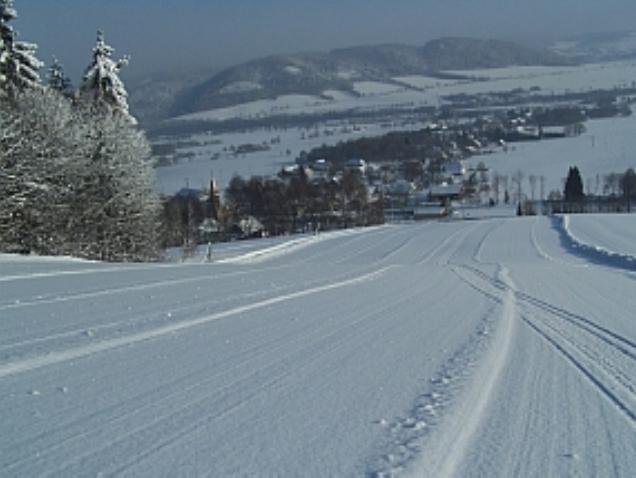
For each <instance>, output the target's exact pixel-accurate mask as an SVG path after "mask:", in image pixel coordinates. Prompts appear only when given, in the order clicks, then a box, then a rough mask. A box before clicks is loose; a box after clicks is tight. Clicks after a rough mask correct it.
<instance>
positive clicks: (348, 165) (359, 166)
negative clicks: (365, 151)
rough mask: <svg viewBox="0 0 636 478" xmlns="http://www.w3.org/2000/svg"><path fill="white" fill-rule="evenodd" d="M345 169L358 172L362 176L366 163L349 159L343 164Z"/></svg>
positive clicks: (362, 160) (361, 160)
mask: <svg viewBox="0 0 636 478" xmlns="http://www.w3.org/2000/svg"><path fill="white" fill-rule="evenodd" d="M344 167H345V169H346V170H348V171H358V172H360V174H364V173H365V171H366V170H367V162H366V161H365V160H364V159H349V160H347V161H346V162H345V166H344Z"/></svg>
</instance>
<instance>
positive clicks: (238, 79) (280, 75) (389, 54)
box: [133, 38, 573, 119]
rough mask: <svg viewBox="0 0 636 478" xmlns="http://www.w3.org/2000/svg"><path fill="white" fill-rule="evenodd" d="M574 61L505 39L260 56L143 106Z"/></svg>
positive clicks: (219, 103) (199, 106) (346, 88)
mask: <svg viewBox="0 0 636 478" xmlns="http://www.w3.org/2000/svg"><path fill="white" fill-rule="evenodd" d="M572 63H573V61H572V60H571V59H567V58H565V57H563V56H560V55H558V54H557V53H554V52H551V51H547V50H541V49H534V48H529V47H526V46H522V45H519V44H516V43H512V42H508V41H501V40H480V39H472V38H441V39H437V40H433V41H431V42H428V43H427V44H426V45H424V46H422V47H418V46H410V45H400V44H384V45H373V46H358V47H352V48H343V49H337V50H332V51H329V52H304V53H296V54H290V55H275V56H269V57H265V58H259V59H256V60H252V61H249V62H247V63H243V64H240V65H236V66H233V67H230V68H227V69H225V70H223V71H221V72H219V73H217V74H215V75H213V76H211V77H209V78H208V79H206V80H204V81H202V82H200V83H199V84H197V85H195V86H189V87H188V86H186V87H184V88H181V89H179V90H178V91H174V90H172V92H173V93H174V97H173V101H172V102H171V104H170V105H168V104H167V103H166V102H165V101H160V102H157V101H154V100H153V99H152V98H148V91H146V92H145V95H146V100H145V102H146V103H148V104H149V105H150V106H152V108H154V109H155V110H157V108H159V109H160V110H161V114H156V113H157V111H153V115H152V116H153V118H157V117H159V116H164V117H165V116H179V115H184V114H188V113H193V112H197V111H205V110H208V109H214V108H223V107H229V106H233V105H237V104H241V103H246V102H249V101H255V100H263V99H272V98H276V97H278V96H282V95H288V94H306V95H314V96H322V95H323V94H324V92H325V91H329V90H338V91H342V92H345V93H349V94H351V95H357V94H358V93H356V90H355V88H354V84H355V83H356V82H360V81H382V82H385V83H387V82H388V83H391V82H393V78H394V77H397V76H405V75H417V74H426V75H429V76H438V77H444V76H447V75H445V74H444V71H445V70H461V69H471V68H498V67H506V66H513V65H520V66H529V65H566V64H572ZM160 90H161V91H164V92H165V90H166V89H165V88H163V89H161V88H160ZM163 99H165V97H164V98H163ZM136 106H137V109H136V108H135V107H136ZM139 107H141V108H139ZM133 110H135V111H137V113H138V114H140V116H142V119H144V118H143V117H144V115H145V110H144V104H143V102H138V103H137V104H136V103H135V102H133Z"/></svg>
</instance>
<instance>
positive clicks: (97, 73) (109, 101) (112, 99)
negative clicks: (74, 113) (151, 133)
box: [80, 31, 136, 124]
mask: <svg viewBox="0 0 636 478" xmlns="http://www.w3.org/2000/svg"><path fill="white" fill-rule="evenodd" d="M114 51H115V50H114V49H113V48H112V47H111V46H109V45H107V44H106V42H105V41H104V34H103V33H102V32H101V31H98V32H97V43H96V45H95V48H93V61H92V63H91V64H90V65H89V66H88V68H87V69H86V73H85V75H84V80H83V82H82V85H81V87H80V92H81V95H82V96H83V97H84V98H86V99H89V100H91V101H93V102H95V103H97V104H99V105H100V106H108V107H110V108H111V109H113V110H116V111H119V112H120V113H122V114H123V116H124V117H126V118H127V119H128V121H130V122H131V123H133V124H134V123H136V121H135V119H134V118H133V117H132V116H131V115H130V113H129V112H128V93H127V92H126V88H125V87H124V83H123V82H122V81H121V79H120V78H119V72H120V71H121V69H122V68H123V67H124V66H126V65H128V61H129V58H128V57H124V58H122V59H121V60H117V61H115V60H113V59H112V55H113V53H114Z"/></svg>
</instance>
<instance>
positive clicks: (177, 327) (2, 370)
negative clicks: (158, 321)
mask: <svg viewBox="0 0 636 478" xmlns="http://www.w3.org/2000/svg"><path fill="white" fill-rule="evenodd" d="M389 269H391V267H385V268H383V269H380V270H378V271H374V272H371V273H368V274H364V275H362V276H359V277H356V278H354V279H349V280H346V281H342V282H337V283H333V284H329V285H324V286H321V287H314V288H311V289H306V290H303V291H300V292H294V293H291V294H287V295H282V296H278V297H274V298H271V299H267V300H263V301H260V302H255V303H252V304H249V305H245V306H242V307H237V308H234V309H230V310H226V311H223V312H218V313H216V314H213V315H210V316H208V317H203V318H199V319H193V320H187V321H183V322H179V323H177V324H173V325H167V326H164V327H159V328H157V329H154V330H149V331H146V332H142V333H139V334H133V335H129V336H125V337H121V338H116V339H112V340H106V341H103V342H100V343H97V344H91V345H87V346H84V347H77V348H75V349H70V350H65V351H61V352H53V353H50V354H47V355H45V356H40V357H33V358H30V359H26V360H22V361H18V362H13V363H7V364H2V365H0V378H3V377H6V376H8V375H14V374H18V373H23V372H26V371H30V370H35V369H38V368H41V367H47V366H50V365H55V364H58V363H60V362H65V361H69V360H74V359H77V358H81V357H86V356H88V355H93V354H96V353H100V352H104V351H108V350H112V349H115V348H119V347H123V346H127V345H132V344H135V343H138V342H143V341H146V340H151V339H154V338H157V337H161V336H164V335H167V334H172V333H175V332H179V331H181V330H184V329H189V328H192V327H197V326H200V325H203V324H207V323H209V322H213V321H215V320H220V319H224V318H226V317H230V316H233V315H238V314H241V313H244V312H250V311H252V310H255V309H261V308H264V307H268V306H271V305H275V304H279V303H281V302H286V301H290V300H295V299H299V298H302V297H306V296H308V295H312V294H317V293H320V292H325V291H328V290H333V289H337V288H340V287H347V286H351V285H354V284H359V283H362V282H365V281H369V280H374V279H376V278H377V277H379V276H381V275H382V274H384V273H385V272H386V271H387V270H389Z"/></svg>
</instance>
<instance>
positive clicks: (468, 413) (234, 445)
mask: <svg viewBox="0 0 636 478" xmlns="http://www.w3.org/2000/svg"><path fill="white" fill-rule="evenodd" d="M606 217H608V218H609V217H610V216H604V217H603V218H598V219H596V218H591V219H589V221H590V222H589V223H586V221H588V219H587V218H585V219H579V218H578V217H577V218H569V220H568V221H564V220H561V221H557V220H551V219H549V218H544V217H536V218H494V219H487V220H480V221H457V222H430V223H419V224H411V225H408V224H407V225H392V226H383V227H377V228H370V229H367V230H350V231H339V232H334V233H326V234H321V235H319V236H301V237H293V238H289V239H288V240H282V241H281V240H276V241H267V242H263V243H258V242H252V243H244V244H241V243H237V244H230V245H227V246H219V247H218V248H216V249H215V254H216V262H214V263H211V264H208V263H204V262H202V261H196V260H195V261H191V262H186V263H163V264H122V265H113V264H102V263H96V262H85V261H78V260H72V259H51V258H30V257H27V258H21V257H16V256H0V317H1V318H2V319H1V320H0V430H1V431H2V433H0V476H3V477H4V476H8V477H12V476H94V475H105V476H112V475H116V476H153V477H154V476H236V475H239V476H361V475H365V474H368V475H375V476H383V475H385V476H386V475H389V476H390V475H394V474H401V475H404V476H431V477H439V476H501V477H506V476H630V475H631V474H632V473H633V470H634V469H636V367H635V366H634V365H635V362H636V326H635V325H634V317H633V311H634V310H636V296H635V294H634V293H633V292H634V279H635V278H636V276H635V275H634V272H633V271H629V270H625V269H623V268H620V267H615V264H613V263H612V262H611V261H608V262H606V263H604V262H602V261H598V260H595V261H590V260H588V259H587V258H586V257H585V256H584V255H581V254H574V253H573V252H572V250H571V249H570V248H569V247H568V246H567V243H566V242H564V240H563V238H564V236H567V234H568V231H569V230H570V229H569V228H572V227H573V226H574V227H575V228H578V229H576V231H577V233H578V232H579V231H580V230H588V231H592V232H589V234H590V235H591V234H594V232H593V231H595V230H596V229H599V228H604V227H606V225H609V226H607V227H610V228H615V229H616V230H618V231H621V230H631V229H630V226H629V225H626V221H630V220H631V216H626V215H624V216H616V217H611V219H608V221H607V223H602V224H604V225H603V226H602V227H600V226H596V225H595V224H599V223H601V222H595V221H602V220H604V218H606ZM570 232H571V231H570ZM568 237H569V236H568ZM607 237H609V236H607Z"/></svg>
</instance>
